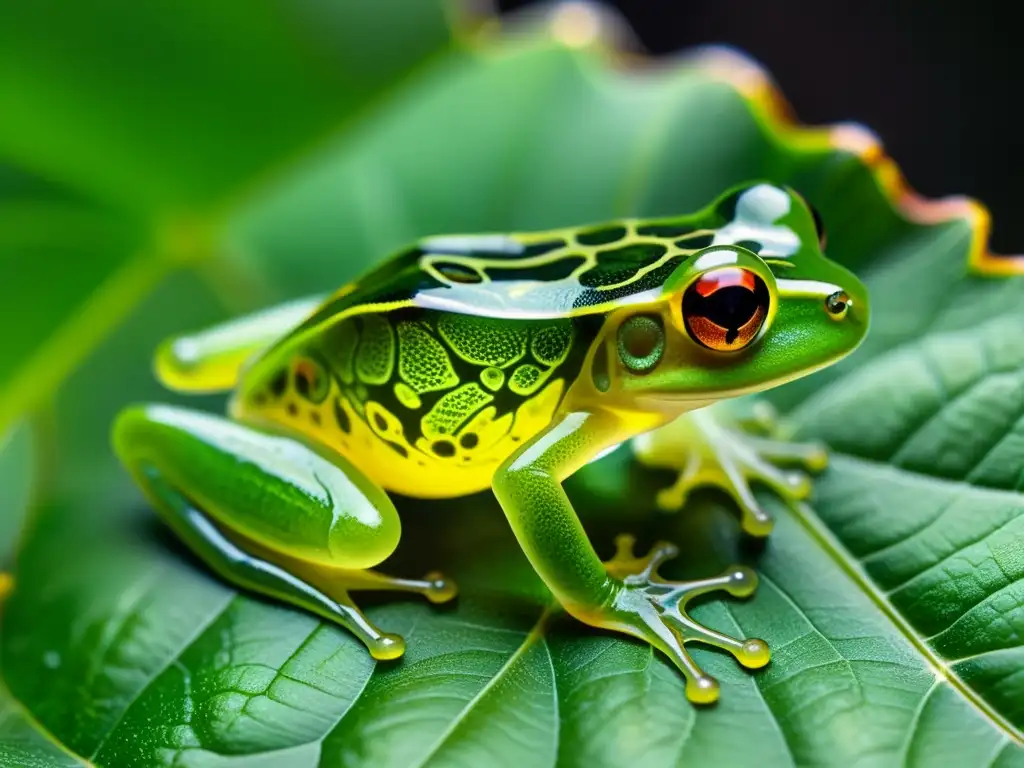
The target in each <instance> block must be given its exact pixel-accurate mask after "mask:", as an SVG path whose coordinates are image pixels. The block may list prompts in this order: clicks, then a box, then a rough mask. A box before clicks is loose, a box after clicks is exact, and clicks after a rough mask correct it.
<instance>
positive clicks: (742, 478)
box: [633, 403, 828, 536]
mask: <svg viewBox="0 0 1024 768" xmlns="http://www.w3.org/2000/svg"><path fill="white" fill-rule="evenodd" d="M773 428H774V415H773V412H772V411H771V409H770V407H768V406H767V404H765V403H762V404H759V407H758V408H757V409H756V410H755V411H754V413H753V414H752V415H751V416H749V417H747V418H745V419H743V420H738V421H737V423H736V428H730V427H726V426H723V425H722V424H721V423H720V422H719V419H718V417H717V416H716V415H714V414H712V413H709V412H708V410H707V409H703V410H699V411H694V412H692V413H688V414H686V415H684V416H681V417H680V418H678V419H676V420H675V421H673V422H672V423H671V424H667V425H665V426H664V427H661V428H660V429H656V430H654V431H653V432H650V433H648V434H646V435H641V436H640V437H637V438H636V439H635V440H634V441H633V450H634V452H635V453H636V455H637V458H638V459H639V460H640V462H641V463H643V464H645V465H648V466H652V467H663V468H670V469H675V470H678V472H679V475H678V477H677V479H676V481H675V483H673V484H672V485H671V486H669V487H668V488H663V489H662V490H661V491H659V492H658V495H657V499H656V502H657V504H658V506H659V507H660V508H661V509H663V510H665V511H674V510H677V509H680V508H682V506H683V504H684V503H685V502H686V498H687V496H688V495H689V493H690V491H691V490H692V489H694V488H697V487H699V486H707V485H710V486H716V487H718V488H721V489H722V490H724V491H725V492H726V493H728V494H729V495H730V496H731V497H732V498H733V499H734V500H735V501H736V503H737V505H738V506H739V508H740V514H741V518H740V519H741V524H742V526H743V529H744V530H745V531H746V532H747V533H749V534H751V535H753V536H767V535H768V534H769V533H770V532H771V529H772V525H773V523H774V521H773V520H772V517H771V515H770V514H769V513H768V512H767V511H766V510H764V509H763V508H762V507H761V506H760V505H759V504H758V503H757V500H756V499H755V497H754V493H753V491H752V490H751V483H753V482H760V483H762V484H764V485H766V486H768V487H769V488H771V489H772V490H773V491H774V492H775V493H776V494H778V495H779V496H780V497H781V498H782V499H783V500H785V501H787V502H793V501H799V500H802V499H806V498H807V497H808V496H809V495H810V493H811V479H810V477H809V476H808V474H807V473H808V472H820V471H821V470H823V469H824V468H825V467H826V466H827V464H828V454H827V453H826V450H825V447H824V446H823V445H820V444H818V443H790V442H785V441H782V440H774V439H771V438H769V437H767V436H765V433H770V432H771V431H772V430H773ZM744 429H746V430H751V431H757V432H761V433H762V434H761V435H756V434H749V433H748V432H746V431H742V430H744ZM794 466H796V467H800V468H801V469H802V470H804V471H800V470H794V469H785V467H794Z"/></svg>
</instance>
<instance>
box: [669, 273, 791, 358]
mask: <svg viewBox="0 0 1024 768" xmlns="http://www.w3.org/2000/svg"><path fill="white" fill-rule="evenodd" d="M770 300H771V296H770V294H769V292H768V286H767V285H765V283H764V280H762V279H761V278H760V277H759V276H758V275H756V274H755V273H753V272H751V271H750V270H748V269H743V268H742V267H722V268H721V269H713V270H711V271H710V272H706V273H705V274H703V275H701V276H700V277H699V278H698V279H697V280H696V281H694V282H693V283H692V284H691V285H690V287H688V288H687V289H686V292H685V293H684V294H683V306H682V310H683V323H684V324H685V325H686V331H687V333H689V334H690V337H691V338H692V339H693V340H694V341H696V342H697V343H698V344H700V345H701V346H704V347H708V348H709V349H714V350H716V351H718V352H735V351H737V350H740V349H743V348H744V347H746V346H747V345H748V344H750V342H751V341H753V340H754V339H755V338H757V334H758V332H759V331H760V330H761V326H762V325H764V321H765V319H766V318H767V317H768V307H769V303H770Z"/></svg>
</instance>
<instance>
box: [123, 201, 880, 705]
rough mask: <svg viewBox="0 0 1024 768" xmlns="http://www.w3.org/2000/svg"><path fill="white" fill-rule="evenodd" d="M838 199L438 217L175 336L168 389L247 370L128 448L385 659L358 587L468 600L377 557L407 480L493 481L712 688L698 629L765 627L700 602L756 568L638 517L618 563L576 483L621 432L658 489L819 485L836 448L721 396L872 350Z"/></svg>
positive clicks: (469, 486)
mask: <svg viewBox="0 0 1024 768" xmlns="http://www.w3.org/2000/svg"><path fill="white" fill-rule="evenodd" d="M823 247H824V232H823V229H822V226H821V222H820V219H819V218H818V217H817V215H816V213H815V212H814V210H813V209H812V208H811V207H810V206H809V205H808V203H807V202H806V201H805V199H804V198H803V197H802V196H801V195H800V194H799V193H797V192H795V191H794V190H792V189H790V188H788V187H782V186H778V185H775V184H772V183H767V182H756V183H748V184H744V185H742V186H739V187H736V188H733V189H730V190H728V191H726V192H725V193H723V194H722V195H721V196H720V197H719V198H718V199H716V200H714V201H713V202H711V203H710V204H709V205H708V206H707V207H706V208H704V209H702V210H699V211H697V212H695V213H691V214H689V215H684V216H677V217H670V218H659V219H624V220H617V221H611V222H606V223H602V224H596V225H590V226H582V227H573V228H566V229H559V230H553V231H544V232H528V233H515V234H474V235H457V236H436V237H431V238H427V239H424V240H422V241H420V242H418V243H416V244H415V245H414V246H412V247H410V248H408V249H406V250H404V251H402V252H401V253H399V254H397V255H396V256H394V257H393V258H392V259H390V260H388V261H386V262H384V263H383V264H381V265H380V266H378V267H377V268H375V269H373V270H371V271H369V272H368V273H367V274H366V275H365V276H363V277H362V278H361V279H359V280H357V281H355V282H353V283H350V284H348V285H346V286H344V287H343V288H341V289H340V290H338V291H337V292H336V293H334V294H331V295H326V296H318V297H312V298H310V299H302V300H298V301H293V302H290V303H288V304H285V305H283V306H280V307H276V308H274V309H270V310H264V311H262V312H258V313H255V314H253V315H250V316H247V317H243V318H241V319H238V320H233V321H230V322H227V323H224V324H222V325H220V326H217V327H214V328H211V329H208V330H205V331H202V332H198V333H194V334H189V335H183V336H180V337H176V338H173V339H170V340H168V341H167V342H166V343H165V344H164V345H163V346H162V347H161V348H160V350H159V351H158V353H157V359H156V364H155V367H156V370H157V374H158V376H159V378H160V379H161V380H162V381H163V382H164V383H165V385H167V386H168V387H169V388H171V389H174V390H178V391H183V392H231V396H230V399H229V416H228V417H227V418H223V417H220V416H215V415H210V414H206V413H202V412H198V411H193V410H188V409H183V408H179V407H171V406H168V405H159V404H144V405H134V406H131V407H129V408H127V409H126V410H124V411H123V412H122V414H121V415H120V416H119V418H118V419H117V421H116V424H115V426H114V430H113V441H114V446H115V449H116V451H117V453H118V455H119V457H120V459H121V460H122V462H123V463H124V464H125V466H126V467H127V468H128V469H129V470H130V471H131V473H132V475H133V476H134V478H135V480H136V481H137V482H138V484H139V485H140V486H141V488H142V489H143V490H144V492H145V494H146V495H147V497H148V498H149V500H150V501H151V502H152V504H153V505H154V506H155V508H156V509H157V510H158V512H159V513H160V514H161V516H162V517H163V519H164V520H165V521H166V522H167V523H168V524H169V525H170V527H171V528H172V529H173V530H174V531H175V532H176V534H177V535H178V536H179V537H180V538H181V539H182V540H183V541H184V542H185V543H186V544H187V545H188V546H189V547H190V548H191V549H192V550H194V551H195V552H196V553H197V554H198V555H199V556H200V558H201V559H202V560H203V561H205V562H206V563H207V564H208V565H209V566H210V567H211V568H212V569H213V570H215V571H216V572H217V573H219V574H221V576H222V577H223V578H225V579H227V580H229V581H231V582H233V583H234V584H236V585H238V586H239V587H241V588H244V589H248V590H254V591H256V592H259V593H262V594H265V595H268V596H272V597H274V598H277V599H280V600H283V601H287V602H289V603H291V604H294V605H296V606H300V607H302V608H303V609H306V610H309V611H313V612H315V613H317V614H319V615H320V616H323V617H326V618H328V619H330V620H333V621H335V622H337V623H338V624H341V625H342V626H344V627H347V628H348V629H349V630H350V631H351V632H352V633H354V634H355V635H356V636H357V637H358V638H359V639H360V640H361V641H362V642H363V643H365V645H366V646H367V648H368V649H369V652H370V653H371V654H372V655H373V657H374V658H377V659H393V658H397V657H399V656H401V655H402V653H403V652H404V648H405V643H404V641H403V639H402V638H401V637H400V636H398V635H395V634H391V633H387V632H385V631H382V630H381V629H379V628H378V627H376V626H374V624H373V623H371V622H370V621H369V620H368V619H367V617H366V616H365V615H364V614H363V613H362V612H361V611H360V610H359V608H358V607H357V606H356V605H355V603H354V602H353V599H352V593H354V592H358V591H359V590H402V591H410V592H418V593H421V594H422V595H424V596H426V597H427V598H428V599H429V600H431V601H433V602H443V601H447V600H450V599H451V598H453V597H454V596H455V594H456V587H455V585H454V583H453V582H452V581H451V580H450V579H448V578H445V577H444V576H442V575H440V573H430V574H427V575H426V576H425V577H424V578H422V579H407V578H397V577H393V576H388V575H385V574H383V573H381V572H379V571H376V570H372V569H373V568H374V566H376V565H378V564H379V563H381V561H383V560H384V559H386V558H387V557H388V556H389V555H390V554H391V552H392V551H393V550H394V549H395V547H396V545H397V543H398V539H399V533H400V525H399V519H398V515H397V512H396V510H395V507H394V505H393V503H392V501H391V500H390V499H389V497H388V495H387V492H388V491H391V492H395V493H399V494H403V495H407V496H414V497H422V498H446V497H455V496H460V495H464V494H470V493H474V492H478V491H481V490H484V489H487V488H491V489H493V492H494V493H495V495H496V496H497V498H498V501H499V502H500V504H501V507H502V509H503V510H504V512H505V515H506V516H507V518H508V522H509V524H510V525H511V527H512V530H513V531H514V532H515V535H516V537H517V539H518V541H519V544H520V545H521V546H522V549H523V552H524V553H525V554H526V556H527V558H528V559H529V561H530V563H531V565H532V566H533V568H534V569H535V570H536V572H537V574H538V575H539V576H540V578H541V579H542V580H543V581H544V583H545V584H546V585H547V587H548V588H549V589H550V591H551V593H552V594H553V595H554V597H555V598H556V599H557V601H558V602H559V603H560V604H561V606H562V607H564V609H565V610H566V611H567V612H568V613H569V614H571V615H572V616H574V617H576V618H577V619H579V620H581V621H583V622H586V623H587V624H590V625H593V626H595V627H603V628H607V629H612V630H617V631H619V632H623V633H627V634H629V635H633V636H635V637H638V638H641V639H643V640H645V641H647V642H650V643H652V644H653V645H654V646H655V647H657V648H658V649H660V650H661V651H662V652H663V653H665V654H666V655H667V656H668V657H669V658H670V659H671V660H672V662H674V663H675V665H676V666H677V667H678V668H679V669H680V670H681V672H682V674H683V675H684V677H685V679H686V694H687V697H688V698H689V699H690V700H692V701H694V702H705V703H706V702H711V701H714V700H715V699H716V698H717V697H718V694H719V691H718V688H719V686H718V683H717V682H716V681H715V680H714V679H713V678H712V677H711V676H709V675H708V674H706V673H705V672H704V671H702V670H701V669H700V668H699V667H698V666H697V664H695V662H694V660H693V658H692V657H691V655H690V654H689V653H688V652H687V650H686V647H685V646H686V644H687V643H690V642H693V641H698V642H702V643H706V644H710V645H712V646H717V647H719V648H723V649H725V650H727V651H729V652H730V653H731V654H732V655H733V656H735V658H736V659H737V660H738V661H739V662H740V663H741V664H742V665H744V666H746V667H750V668H757V667H761V666H764V665H765V664H767V663H768V661H769V650H768V647H767V645H766V643H765V642H763V641H762V640H760V639H741V638H734V637H730V636H728V635H725V634H723V633H721V632H718V631H716V630H714V629H712V628H709V627H705V626H702V625H701V624H699V623H697V622H696V621H694V620H693V619H692V618H691V617H690V616H689V615H688V614H687V611H686V605H687V602H688V601H689V600H690V599H691V598H693V597H695V596H697V595H701V594H705V593H709V592H713V591H718V590H722V591H725V592H727V593H729V594H731V595H734V596H741V597H742V596H748V595H750V594H752V593H753V592H754V590H755V588H756V586H757V578H756V575H755V573H754V572H753V571H752V570H750V569H749V568H746V567H741V566H735V567H731V568H729V569H727V570H726V571H725V572H724V573H722V574H720V575H716V576H713V577H710V578H706V579H703V580H698V581H668V580H665V579H663V578H662V577H660V576H659V574H658V567H659V565H660V564H661V563H662V562H664V561H665V560H667V559H668V558H670V557H672V556H674V555H675V553H676V552H675V549H674V548H673V546H672V545H671V544H667V543H661V544H656V545H655V546H654V547H653V548H652V549H651V550H650V552H648V553H647V554H646V555H643V556H640V555H637V554H635V553H634V552H633V540H632V538H631V537H629V536H626V535H624V536H621V537H620V538H619V539H618V541H617V550H618V551H617V552H616V554H615V555H614V556H613V557H612V558H611V559H610V560H608V561H606V562H602V561H601V559H599V557H598V555H597V554H596V552H595V549H594V547H593V546H592V545H591V542H590V541H589V540H588V537H587V535H586V534H585V532H584V529H583V527H582V525H581V523H580V521H579V519H578V518H577V516H576V512H575V511H574V510H573V507H572V504H571V503H570V501H569V499H568V497H567V495H566V494H565V492H564V491H563V489H562V481H563V480H564V479H565V478H566V477H567V476H569V475H571V474H572V473H573V472H575V471H576V470H577V469H579V468H580V467H582V466H583V465H585V464H587V463H589V462H591V461H592V460H594V459H596V458H598V457H600V456H601V455H603V454H604V453H605V452H606V451H608V450H611V449H612V448H613V447H615V446H616V445H619V444H622V443H625V442H629V444H630V445H631V446H632V448H633V450H634V451H635V454H636V457H637V459H638V460H639V461H641V462H643V463H645V464H648V465H653V466H659V467H669V468H672V469H675V470H676V471H677V472H678V481H677V482H675V483H674V484H673V485H672V486H671V487H669V488H665V489H663V490H662V491H661V493H660V494H659V495H658V497H657V501H658V503H659V504H661V505H662V506H663V507H665V508H666V509H674V508H678V507H680V506H682V504H683V501H684V499H685V497H686V494H687V492H688V491H689V490H690V489H691V488H692V487H694V486H695V485H706V484H711V485H717V486H720V487H722V488H724V489H725V490H726V491H727V492H728V493H730V494H731V495H732V496H733V498H734V499H735V500H736V502H737V504H738V506H739V510H740V513H741V522H742V527H743V529H744V530H745V531H746V532H748V533H749V534H751V535H754V536H766V535H767V534H768V533H769V531H770V530H771V527H772V520H771V518H770V517H769V515H768V514H767V513H766V512H765V511H764V510H763V509H762V508H761V507H760V506H759V505H758V503H757V502H756V500H755V498H754V496H753V494H752V493H751V490H750V486H749V483H750V482H753V481H757V482H762V483H766V484H767V485H768V486H770V487H771V488H772V489H774V491H775V492H776V493H778V494H780V495H781V496H783V497H785V498H787V499H794V498H802V497H804V496H806V495H807V493H808V492H809V490H810V489H809V482H808V480H807V479H806V475H805V474H804V473H802V472H798V471H793V470H792V469H789V470H784V469H783V468H782V467H785V466H792V465H793V464H794V463H796V464H798V465H799V464H802V465H804V466H805V467H806V468H809V469H815V468H819V467H821V466H823V465H824V462H825V454H824V451H823V449H822V447H821V446H818V445H809V444H808V445H805V444H788V443H782V442H776V441H772V440H769V439H767V438H766V437H764V436H755V435H753V434H746V433H744V432H743V431H742V430H741V429H738V428H736V427H735V425H727V424H724V423H719V422H718V421H716V419H715V418H714V417H713V416H712V415H709V414H708V412H707V411H706V410H700V409H703V408H705V406H708V405H711V404H712V403H715V402H717V401H720V400H723V399H725V398H731V397H735V396H738V395H745V394H748V393H753V392H757V391H761V390H764V389H766V388H769V387H773V386H776V385H778V384H781V383H783V382H786V381H790V380H792V379H795V378H797V377H800V376H804V375H806V374H809V373H811V372H813V371H816V370H818V369H820V368H822V367H824V366H827V365H830V364H832V363H834V362H836V361H837V360H839V359H840V358H842V357H844V356H845V355H847V354H848V353H850V352H851V351H852V350H854V349H855V348H856V347H857V346H858V344H859V343H860V342H861V340H862V339H863V338H864V335H865V333H866V331H867V328H868V301H867V295H866V292H865V289H864V286H863V285H862V284H861V283H860V282H859V281H858V280H857V279H856V278H855V277H854V276H853V275H852V274H851V273H850V272H849V271H847V270H846V269H844V268H843V267H841V266H839V265H838V264H836V263H834V262H832V261H830V260H828V259H827V258H826V257H825V256H824V255H823Z"/></svg>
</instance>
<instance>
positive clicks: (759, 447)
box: [740, 435, 828, 472]
mask: <svg viewBox="0 0 1024 768" xmlns="http://www.w3.org/2000/svg"><path fill="white" fill-rule="evenodd" d="M740 439H742V440H743V441H744V442H745V443H746V444H747V446H749V448H750V450H751V451H753V452H754V453H756V454H757V455H758V456H759V457H760V458H762V459H764V460H765V461H768V462H770V463H772V464H778V465H779V466H798V467H802V468H803V469H805V470H807V471H808V472H821V471H823V470H824V469H825V468H826V467H828V449H827V448H826V447H825V446H824V445H823V444H822V443H818V442H810V443H791V442H787V441H785V440H771V439H769V438H765V437H757V436H754V435H744V436H742V437H741V438H740Z"/></svg>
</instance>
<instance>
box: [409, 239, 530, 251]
mask: <svg viewBox="0 0 1024 768" xmlns="http://www.w3.org/2000/svg"><path fill="white" fill-rule="evenodd" d="M420 247H421V248H422V249H423V250H424V251H427V252H428V253H453V254H469V253H473V252H474V251H485V252H489V253H493V252H497V253H508V254H517V253H522V252H523V244H522V243H519V242H517V241H515V240H513V239H512V238H511V237H508V236H506V235H437V236H436V237H427V238H424V239H423V240H421V241H420Z"/></svg>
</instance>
